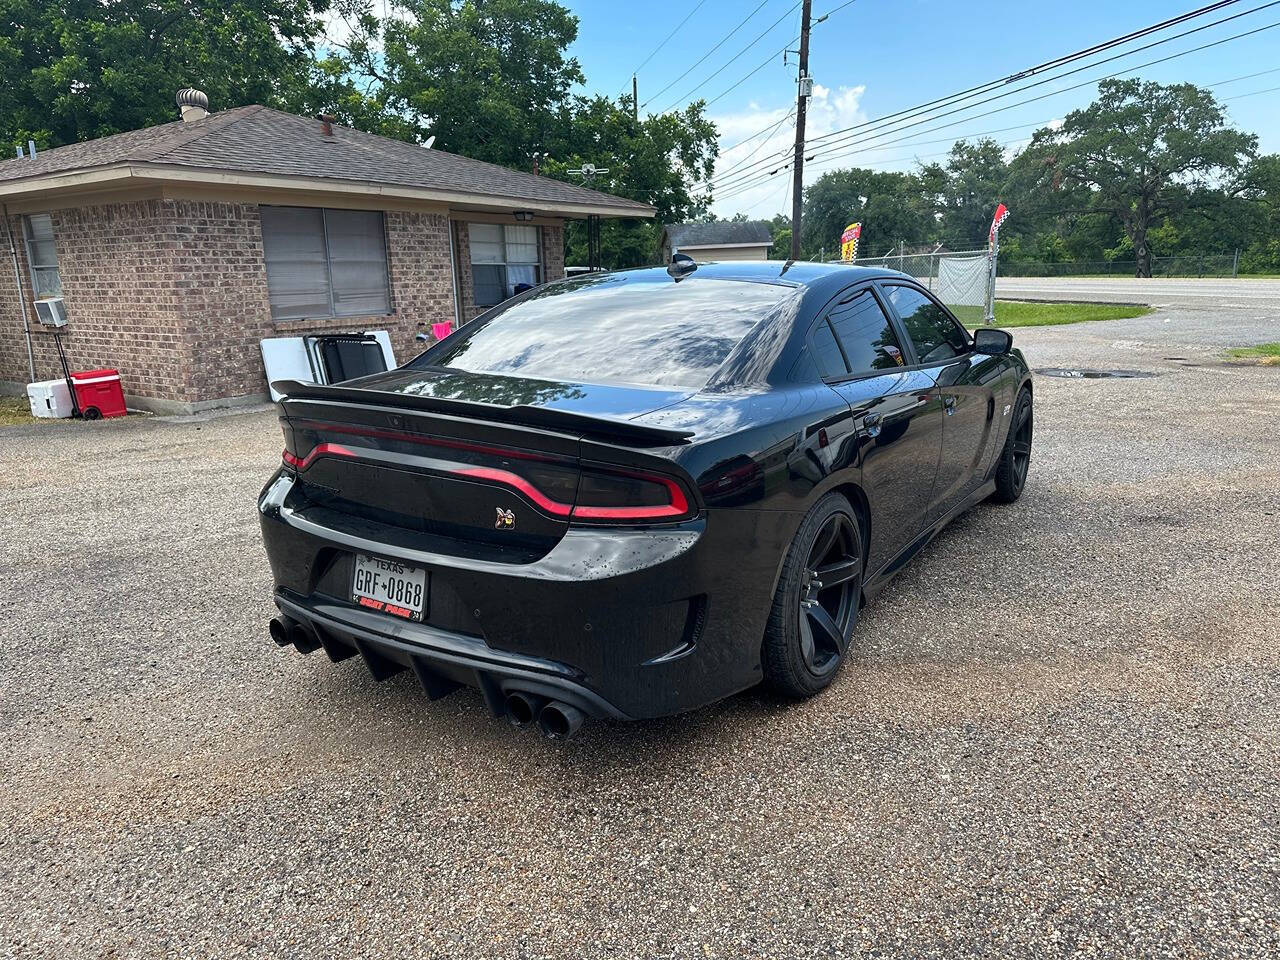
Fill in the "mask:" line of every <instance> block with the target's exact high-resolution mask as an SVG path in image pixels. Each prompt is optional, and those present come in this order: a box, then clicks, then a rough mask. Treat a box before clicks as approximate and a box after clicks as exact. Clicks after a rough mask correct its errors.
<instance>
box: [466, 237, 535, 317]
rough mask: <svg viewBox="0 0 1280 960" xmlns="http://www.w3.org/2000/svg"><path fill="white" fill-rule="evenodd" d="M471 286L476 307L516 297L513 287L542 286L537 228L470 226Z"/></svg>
mask: <svg viewBox="0 0 1280 960" xmlns="http://www.w3.org/2000/svg"><path fill="white" fill-rule="evenodd" d="M467 230H468V234H469V236H470V238H471V282H472V292H473V294H474V296H475V302H476V306H477V307H492V306H496V305H497V304H499V303H502V301H504V300H508V299H510V298H511V297H514V296H515V295H516V292H517V291H516V287H520V288H521V290H523V289H524V286H523V285H524V284H528V286H530V287H536V286H537V285H538V284H539V283H541V282H542V258H541V256H539V248H540V244H539V243H538V228H537V227H530V226H526V225H524V224H499V223H470V224H467Z"/></svg>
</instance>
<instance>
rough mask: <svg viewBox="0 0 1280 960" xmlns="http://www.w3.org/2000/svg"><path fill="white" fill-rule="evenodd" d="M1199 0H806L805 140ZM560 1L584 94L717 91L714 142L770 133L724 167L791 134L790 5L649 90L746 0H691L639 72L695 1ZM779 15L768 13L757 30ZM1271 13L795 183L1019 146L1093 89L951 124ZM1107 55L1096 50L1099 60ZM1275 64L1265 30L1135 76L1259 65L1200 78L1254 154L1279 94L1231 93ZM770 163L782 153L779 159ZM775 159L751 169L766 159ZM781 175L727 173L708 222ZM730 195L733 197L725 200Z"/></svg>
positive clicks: (1278, 12) (671, 101) (1272, 36)
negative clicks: (570, 18) (967, 139)
mask: <svg viewBox="0 0 1280 960" xmlns="http://www.w3.org/2000/svg"><path fill="white" fill-rule="evenodd" d="M562 2H566V0H562ZM1207 2H1208V0H1184V2H1181V3H1169V2H1153V0H1124V2H1117V0H1107V2H1103V0H1076V2H1074V3H1044V2H1035V0H1023V2H1011V0H970V2H948V0H855V2H853V3H851V4H849V5H847V6H844V7H843V9H838V10H837V9H836V8H838V7H841V6H842V4H843V3H844V0H814V3H813V15H814V17H815V18H817V17H819V16H821V15H822V14H824V13H827V12H828V11H835V12H833V13H832V14H831V17H830V19H828V20H827V21H826V22H825V23H821V24H818V25H815V27H814V28H813V33H812V41H811V52H810V72H811V74H812V76H813V78H814V81H815V83H816V84H817V85H818V86H817V91H816V95H815V97H814V99H813V101H812V105H811V109H810V120H809V131H808V132H809V136H810V137H814V136H820V135H821V134H823V133H828V132H830V131H832V130H838V129H841V128H843V127H847V126H849V125H851V124H855V123H861V122H865V121H867V120H874V119H876V118H877V117H880V116H883V115H885V114H888V113H893V112H894V111H897V110H901V109H904V108H906V107H910V106H913V105H915V104H917V103H922V102H925V101H928V100H932V99H934V98H936V97H939V96H945V95H947V94H950V93H954V92H957V91H959V90H962V89H964V88H966V87H970V86H973V85H975V84H978V83H983V82H985V81H988V80H994V79H997V78H999V77H1003V76H1006V75H1008V74H1010V73H1014V72H1016V71H1019V70H1021V69H1023V68H1026V67H1029V66H1032V65H1034V64H1037V63H1040V62H1042V61H1045V60H1049V59H1052V58H1054V57H1057V56H1060V55H1062V54H1066V53H1070V52H1074V51H1075V50H1078V49H1081V48H1084V47H1087V46H1090V45H1092V44H1094V43H1097V42H1099V41H1102V40H1107V39H1110V38H1112V37H1115V36H1119V35H1121V34H1124V33H1127V32H1129V31H1131V30H1136V29H1139V28H1141V27H1145V26H1147V25H1148V24H1152V23H1155V22H1157V21H1160V20H1165V19H1168V18H1169V17H1172V16H1175V15H1177V14H1180V13H1183V12H1186V11H1189V10H1191V9H1193V8H1195V7H1198V6H1203V5H1205V3H1207ZM1265 2H1266V0H1242V2H1238V3H1235V4H1232V5H1230V6H1228V7H1226V8H1224V9H1222V10H1220V11H1217V12H1215V13H1212V14H1207V15H1205V16H1202V17H1199V18H1197V19H1195V20H1194V21H1191V22H1189V23H1186V24H1183V25H1180V26H1178V27H1175V28H1172V29H1170V30H1167V31H1163V32H1161V33H1160V34H1157V35H1155V36H1152V37H1148V38H1146V39H1143V40H1139V41H1135V42H1134V43H1132V44H1129V45H1127V46H1126V47H1124V48H1123V49H1126V50H1127V49H1130V48H1132V47H1137V46H1141V45H1143V44H1146V43H1150V42H1151V41H1153V40H1158V39H1162V38H1164V37H1166V36H1170V35H1172V34H1176V33H1180V32H1182V31H1184V30H1187V29H1190V28H1192V27H1197V26H1200V25H1202V24H1206V23H1211V22H1212V21H1214V20H1219V19H1222V18H1224V17H1227V16H1231V15H1233V14H1238V13H1242V12H1244V11H1247V10H1251V9H1253V8H1256V7H1259V6H1261V5H1262V4H1263V3H1265ZM567 3H568V6H569V7H571V8H572V9H573V10H574V12H575V13H576V14H577V15H578V17H579V20H580V24H579V38H578V41H577V43H576V44H575V45H574V47H573V48H572V53H573V55H575V56H576V57H577V58H578V60H579V61H580V62H581V64H582V67H583V72H584V73H585V74H586V76H587V80H588V85H587V89H588V90H590V91H592V92H601V93H606V94H610V95H616V94H618V93H619V92H620V91H622V90H623V89H624V88H625V89H627V90H629V89H630V84H631V73H632V70H633V69H635V68H636V67H639V71H638V77H639V85H640V102H641V104H645V105H646V109H647V110H648V111H653V112H657V111H660V110H664V109H667V108H669V107H671V106H678V105H679V104H681V103H683V102H687V101H688V100H690V99H696V98H698V97H705V98H707V99H711V98H712V97H716V96H718V95H720V94H721V93H723V92H724V91H726V90H729V91H730V92H728V93H726V94H725V95H724V96H723V97H722V98H720V99H718V100H717V101H716V102H715V103H714V104H713V105H712V106H711V107H710V108H709V110H708V113H709V114H710V116H711V117H712V118H713V119H714V120H715V121H716V122H717V124H718V125H719V127H720V130H721V133H722V139H721V144H722V147H728V146H731V145H733V144H734V143H736V142H737V141H739V140H741V139H742V138H744V137H748V136H751V135H752V134H757V133H760V132H762V131H768V130H772V131H773V132H772V134H769V135H764V136H760V137H757V138H756V139H754V140H752V141H750V142H749V143H746V144H744V145H743V146H741V147H739V148H737V149H736V150H732V151H730V152H729V153H728V154H727V155H725V156H724V157H723V158H722V160H721V162H720V166H719V169H720V170H727V169H729V167H730V166H731V165H732V164H734V163H735V162H738V161H740V160H741V158H743V157H746V156H747V155H748V154H751V151H753V150H757V148H759V149H758V152H756V153H755V154H754V155H752V156H751V157H750V159H748V160H747V163H748V164H751V163H754V162H755V161H757V160H760V159H762V158H767V157H769V156H771V155H773V154H775V153H777V154H779V155H780V154H781V152H782V151H784V150H785V149H786V146H787V144H788V143H789V142H791V139H792V137H793V136H794V134H793V132H792V126H791V124H792V120H791V118H790V115H789V114H790V111H791V110H792V108H793V107H794V105H795V86H794V77H795V61H794V58H793V57H789V58H788V60H789V64H790V65H788V66H783V63H782V57H781V55H777V56H773V57H772V59H770V56H771V54H778V53H779V51H781V49H782V48H783V47H784V46H785V45H786V44H787V43H788V41H790V40H792V39H793V38H794V37H795V36H796V35H797V34H798V32H799V31H798V24H799V16H800V13H799V4H798V3H796V0H766V2H764V4H763V6H762V7H760V8H759V10H758V12H756V13H755V14H754V15H753V16H752V17H751V18H750V19H749V20H748V21H747V23H746V24H745V25H744V26H742V27H741V28H740V29H739V30H738V31H737V32H736V33H735V34H734V35H733V36H732V37H731V38H730V39H728V40H727V41H725V43H724V44H723V45H722V46H721V47H720V48H719V49H718V50H716V51H715V52H714V53H712V54H711V55H710V56H709V57H707V59H706V61H705V62H704V63H702V64H701V65H699V66H698V67H696V68H695V69H694V70H693V71H692V72H690V73H689V75H688V76H686V77H684V78H683V79H681V80H680V81H679V82H678V83H675V84H674V85H673V86H671V88H670V89H669V90H667V91H666V92H664V93H661V94H660V95H659V92H660V91H661V90H662V88H663V87H666V86H668V84H670V83H671V81H673V80H675V79H676V78H677V77H679V75H680V74H681V73H683V72H684V71H685V70H686V69H687V68H689V67H690V66H691V65H693V64H694V63H695V62H696V61H697V60H699V58H701V57H702V56H703V55H704V54H706V53H707V52H708V51H709V50H711V48H712V47H713V46H715V44H716V43H717V42H719V41H720V40H721V39H722V38H723V37H724V36H725V34H726V33H728V32H729V31H730V30H731V29H733V27H734V26H735V25H736V24H738V23H739V22H741V21H742V19H743V17H745V16H746V15H747V14H749V13H751V12H752V11H753V10H756V8H757V5H758V4H759V3H760V0H737V2H734V0H705V2H703V3H702V5H701V7H698V9H697V10H696V12H694V13H693V15H692V17H690V19H689V21H688V23H687V24H686V25H685V26H684V27H683V28H682V29H681V30H680V31H679V32H678V33H677V34H676V35H675V36H674V37H672V38H671V39H670V40H669V41H668V42H667V43H666V44H665V45H664V46H663V47H662V49H661V50H660V51H659V52H658V53H657V55H656V56H654V57H653V58H652V59H651V60H649V62H648V63H646V64H644V65H643V66H640V64H641V61H643V60H644V59H645V58H646V57H647V56H649V54H650V53H651V52H652V51H653V49H654V47H656V46H657V45H658V43H659V41H661V40H662V39H663V38H664V37H665V36H666V35H667V34H668V33H670V32H671V30H672V29H673V28H674V27H675V26H676V24H677V23H679V21H680V20H681V19H682V18H683V17H684V16H686V15H687V14H688V13H689V12H690V11H691V10H694V8H695V7H697V4H698V0H682V2H680V3H653V2H650V3H634V2H633V3H615V2H604V0H567ZM793 8H794V9H793ZM780 18H781V21H780V22H778V23H777V25H776V26H775V27H773V28H772V29H768V32H767V33H765V31H766V29H767V28H769V27H770V25H771V24H774V23H775V22H776V21H779V19H780ZM1277 21H1280V5H1277V6H1272V7H1271V8H1269V9H1266V10H1260V11H1259V12H1257V13H1252V14H1249V15H1247V16H1242V17H1239V18H1237V19H1235V20H1232V21H1230V22H1228V23H1223V24H1221V25H1219V26H1215V27H1210V28H1208V29H1205V30H1202V31H1200V32H1198V33H1195V34H1193V35H1190V36H1187V37H1184V38H1182V39H1180V40H1173V41H1171V42H1169V43H1165V44H1161V45H1160V46H1157V47H1155V48H1153V49H1151V50H1147V51H1143V52H1139V53H1135V54H1133V55H1132V56H1126V57H1124V58H1122V59H1119V60H1116V61H1113V62H1111V63H1108V64H1105V65H1102V66H1099V67H1098V68H1096V69H1090V70H1085V71H1082V72H1080V73H1078V74H1076V75H1074V76H1073V77H1071V78H1069V79H1064V80H1062V81H1060V82H1055V83H1048V84H1045V85H1043V86H1040V87H1037V88H1036V89H1034V90H1032V91H1029V92H1027V93H1026V94H1021V95H1013V96H1009V97H1006V98H1005V99H1003V100H997V101H995V102H993V103H991V104H988V105H986V106H983V107H978V108H975V109H973V110H972V111H967V112H964V113H959V114H955V115H954V116H951V117H947V118H945V119H943V120H938V121H937V122H936V123H931V124H927V125H923V126H920V127H916V128H915V130H914V131H904V132H903V133H901V134H895V135H893V136H891V137H888V138H887V139H892V140H900V141H901V142H899V143H895V144H887V145H882V146H881V147H880V149H878V150H872V149H870V145H869V144H868V145H866V146H867V148H866V149H865V150H864V151H863V152H862V153H860V154H857V155H853V156H839V155H836V153H835V151H833V155H832V156H831V157H829V158H825V159H823V160H819V161H815V162H813V163H811V164H810V165H809V167H808V169H807V170H806V173H807V174H808V175H807V176H806V178H805V180H806V182H812V180H813V179H815V178H816V177H817V176H818V175H820V174H821V172H822V171H823V170H827V169H836V168H839V167H841V166H848V165H853V164H857V165H862V166H874V167H878V168H882V169H907V168H910V167H912V166H913V165H914V163H915V160H916V159H919V160H923V161H925V162H928V161H931V160H937V159H941V156H940V155H941V154H942V153H944V152H945V151H946V150H947V149H948V147H949V146H950V141H951V139H953V138H956V137H960V136H964V135H971V134H975V133H982V132H985V131H991V130H997V129H998V130H1001V131H1002V132H999V133H993V134H991V136H992V137H993V138H994V139H996V140H998V141H1000V142H1001V143H1007V144H1008V145H1009V148H1010V149H1011V150H1012V149H1016V148H1017V147H1018V146H1019V145H1020V144H1022V143H1025V141H1026V139H1027V137H1029V136H1030V133H1031V131H1032V130H1033V129H1034V127H1035V126H1036V125H1041V124H1043V123H1045V122H1048V121H1054V120H1060V119H1061V118H1062V117H1063V116H1064V115H1065V114H1066V113H1068V112H1069V111H1071V110H1073V109H1075V108H1077V107H1081V106H1083V105H1085V104H1087V103H1088V102H1089V101H1090V100H1091V99H1092V98H1093V96H1094V94H1095V93H1096V89H1097V88H1096V85H1094V84H1093V83H1090V84H1088V85H1087V86H1085V87H1082V88H1080V89H1078V90H1074V91H1070V92H1064V93H1062V94H1061V95H1055V96H1051V97H1048V98H1046V99H1044V100H1041V101H1039V102H1037V103H1031V104H1027V105H1025V106H1021V107H1015V108H1013V109H1009V110H1005V111H1003V112H1000V113H996V114H994V115H991V116H987V117H982V118H974V119H971V120H970V119H966V118H968V117H970V116H971V115H972V114H976V113H979V112H983V111H987V110H992V109H994V108H996V107H999V106H1002V105H1006V104H1009V103H1013V102H1015V101H1017V100H1021V99H1024V98H1026V97H1031V96H1036V95H1039V94H1042V93H1046V92H1049V91H1054V90H1058V89H1059V88H1061V87H1066V86H1070V85H1073V84H1076V83H1080V82H1082V81H1085V80H1092V79H1093V78H1095V77H1099V76H1102V75H1105V74H1108V73H1112V72H1115V71H1119V70H1125V69H1127V68H1130V67H1134V66H1137V65H1138V64H1141V63H1144V62H1146V61H1148V60H1154V59H1156V58H1159V57H1164V56H1168V55H1169V54H1172V53H1177V52H1179V51H1182V50H1187V49H1189V48H1191V47H1196V46H1200V45H1201V44H1204V43H1207V42H1211V41H1214V40H1218V39H1222V38H1225V37H1229V36H1232V35H1234V34H1238V33H1242V32H1244V31H1246V30H1253V29H1255V28H1257V27H1262V26H1265V25H1267V24H1270V23H1275V22H1277ZM761 33H765V36H764V37H763V39H761V40H760V41H759V42H758V43H755V44H754V45H753V46H751V47H750V49H749V50H747V51H746V52H745V53H743V54H742V56H741V57H739V58H738V59H737V60H736V61H734V62H733V63H732V64H731V65H729V66H727V67H725V68H724V69H723V71H722V72H720V73H719V74H718V75H716V76H715V77H714V78H711V79H707V78H708V77H709V76H710V75H711V74H713V73H714V72H715V71H717V70H718V69H720V68H721V67H722V66H723V65H724V64H725V62H726V61H728V60H730V58H732V57H733V56H734V55H735V54H737V53H738V52H739V51H741V50H742V49H743V48H744V47H746V46H747V45H748V44H750V43H751V41H753V40H755V39H756V37H758V36H759V35H760V34H761ZM1116 52H1117V51H1115V50H1112V51H1109V52H1108V53H1105V54H1100V55H1099V58H1101V57H1106V56H1111V55H1113V54H1115V53H1116ZM766 61H768V63H767V65H766V66H764V67H763V69H761V70H760V71H759V72H757V73H755V74H754V75H753V76H751V77H749V78H748V79H746V80H744V81H743V82H742V83H741V85H739V86H736V87H735V84H737V83H738V81H739V80H742V78H743V76H744V75H745V74H747V73H749V72H750V71H752V70H754V69H755V68H756V67H757V66H760V65H761V64H763V63H765V62H766ZM1079 65H1080V63H1076V64H1072V65H1071V66H1072V67H1075V66H1079ZM1277 68H1280V26H1278V27H1276V28H1274V29H1270V30H1265V31H1263V32H1261V33H1258V34H1256V35H1254V36H1250V37H1246V38H1243V39H1240V40H1235V41H1232V42H1230V43H1225V44H1222V45H1220V46H1217V47H1213V48H1211V49H1207V50H1203V51H1200V52H1197V53H1191V54H1188V55H1187V56H1184V57H1179V58H1178V59H1175V60H1172V61H1170V62H1168V63H1163V64H1159V65H1156V66H1151V67H1147V68H1143V69H1141V70H1139V71H1138V72H1137V73H1136V74H1134V75H1135V76H1138V77H1140V78H1142V79H1147V80H1157V81H1160V82H1162V83H1174V82H1192V83H1197V84H1201V85H1206V86H1208V85H1214V84H1219V83H1220V82H1221V81H1225V80H1231V79H1233V78H1236V77H1241V76H1243V75H1246V74H1252V73H1258V72H1261V71H1271V72H1267V73H1264V74H1263V75H1261V76H1256V77H1252V78H1248V79H1241V80H1237V81H1235V82H1232V83H1226V84H1223V85H1221V86H1215V89H1214V92H1215V93H1216V94H1217V95H1218V96H1219V98H1221V99H1224V100H1226V99H1227V98H1232V99H1229V100H1227V102H1226V104H1225V106H1226V107H1227V109H1228V111H1229V114H1230V117H1231V119H1232V120H1233V122H1234V123H1235V124H1236V126H1238V127H1240V128H1241V129H1244V130H1248V131H1251V132H1253V133H1256V134H1258V137H1259V140H1260V149H1261V150H1262V151H1263V152H1277V151H1280V109H1278V108H1280V90H1271V91H1270V92H1266V93H1258V94H1256V95H1253V96H1242V95H1243V94H1252V93H1254V92H1255V91H1262V90H1269V88H1272V87H1280V70H1277ZM1065 69H1071V67H1068V68H1065ZM1037 79H1039V78H1037ZM1024 82H1029V81H1024ZM730 88H733V89H730ZM997 92H1003V91H997ZM955 121H962V122H959V123H955V125H954V126H949V127H945V128H943V129H939V130H937V131H936V132H929V131H930V129H931V128H932V127H934V126H940V125H941V124H944V123H953V122H955ZM1004 128H1016V129H1004ZM883 140H884V138H882V141H881V142H882V143H883ZM936 141H943V142H936ZM854 146H857V144H854V143H850V144H849V145H848V148H852V147H854ZM848 148H846V149H848ZM782 162H785V161H783V160H779V161H778V163H782ZM775 165H776V164H768V165H766V166H767V168H771V167H772V166H775ZM790 180H791V177H790V173H789V172H788V171H782V172H779V173H778V174H776V175H775V176H773V177H771V178H769V180H768V181H767V182H765V183H762V184H760V185H759V186H754V187H753V186H751V185H750V183H749V182H748V181H744V182H743V183H742V184H741V185H739V186H737V187H736V188H735V187H734V186H733V185H732V184H728V183H726V185H725V187H724V189H722V190H720V191H719V192H720V193H722V194H723V196H724V198H723V199H721V200H718V201H717V203H716V204H715V206H714V207H713V209H714V210H715V211H716V212H717V213H718V214H720V215H722V216H727V215H729V214H732V213H735V212H738V211H743V212H746V213H749V214H751V215H752V216H759V217H767V216H772V215H773V214H774V213H777V212H779V211H781V210H783V209H784V207H785V208H787V209H789V206H788V205H789V202H790V200H789V192H788V186H787V185H788V184H789V182H790ZM735 189H736V190H738V191H741V192H738V193H737V195H734V196H731V195H730V194H731V193H733V192H734V190H735Z"/></svg>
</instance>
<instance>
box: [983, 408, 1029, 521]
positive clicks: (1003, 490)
mask: <svg viewBox="0 0 1280 960" xmlns="http://www.w3.org/2000/svg"><path fill="white" fill-rule="evenodd" d="M1033 412H1034V410H1033V406H1032V403H1031V391H1030V390H1028V389H1027V388H1026V387H1023V388H1022V389H1021V390H1020V391H1018V400H1017V402H1016V403H1015V404H1014V405H1013V420H1012V421H1011V422H1010V424H1009V435H1008V436H1007V437H1005V440H1004V448H1003V449H1002V450H1001V451H1000V459H999V461H997V464H996V492H995V494H994V495H993V497H992V499H994V500H995V501H996V502H997V503H1013V501H1015V500H1017V499H1018V498H1019V497H1020V496H1022V489H1023V487H1025V486H1026V485H1027V474H1028V472H1029V471H1030V470H1031V438H1032V435H1033V433H1034V427H1035V418H1034V417H1033V415H1032V414H1033Z"/></svg>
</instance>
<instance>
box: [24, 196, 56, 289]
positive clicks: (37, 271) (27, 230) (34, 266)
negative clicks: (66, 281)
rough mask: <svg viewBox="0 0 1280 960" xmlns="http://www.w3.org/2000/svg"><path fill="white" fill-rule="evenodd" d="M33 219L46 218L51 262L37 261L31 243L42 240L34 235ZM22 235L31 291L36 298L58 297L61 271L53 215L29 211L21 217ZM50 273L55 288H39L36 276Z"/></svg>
mask: <svg viewBox="0 0 1280 960" xmlns="http://www.w3.org/2000/svg"><path fill="white" fill-rule="evenodd" d="M35 220H46V221H48V223H49V241H48V242H49V245H50V246H51V247H53V263H37V262H36V256H35V251H34V250H33V249H32V245H33V244H35V243H37V242H44V241H40V240H38V239H37V237H36V236H35V225H34V221H35ZM22 237H23V241H24V242H23V244H22V245H23V246H24V247H26V249H27V270H28V271H29V276H30V279H31V292H32V293H33V294H34V295H35V297H36V299H37V300H38V299H40V298H42V297H60V296H62V271H61V270H60V269H59V267H58V240H57V238H56V237H55V236H54V235H53V217H52V216H51V215H50V214H47V213H29V214H27V215H26V216H24V217H23V218H22ZM49 273H52V274H53V276H54V279H55V286H56V289H54V290H41V289H40V283H39V282H38V280H37V276H40V275H46V274H49Z"/></svg>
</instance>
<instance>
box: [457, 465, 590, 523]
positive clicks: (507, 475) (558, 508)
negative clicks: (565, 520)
mask: <svg viewBox="0 0 1280 960" xmlns="http://www.w3.org/2000/svg"><path fill="white" fill-rule="evenodd" d="M449 472H450V473H454V474H457V475H458V476H462V477H475V478H476V479H477V480H490V481H492V482H493V483H500V484H502V485H503V486H504V487H511V488H512V489H513V490H518V491H519V492H520V493H522V494H524V495H525V496H526V497H528V498H529V499H530V500H532V501H533V502H534V503H535V504H536V505H537V506H539V507H541V508H542V509H543V510H545V511H547V513H551V514H554V515H555V516H557V517H567V516H569V514H570V512H571V510H572V508H571V507H570V506H569V505H568V504H567V503H560V502H558V501H556V500H552V499H551V498H550V497H548V496H547V495H546V494H545V493H543V492H542V491H541V490H539V489H538V488H537V487H535V486H534V485H533V484H532V483H530V482H529V481H528V480H526V479H525V478H524V477H522V476H519V475H518V474H514V473H511V472H510V471H509V470H495V469H494V468H492V467H461V468H459V469H457V470H450V471H449Z"/></svg>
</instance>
